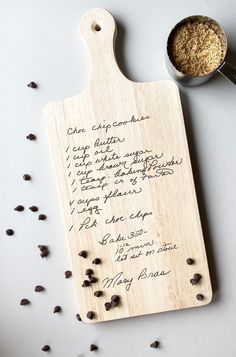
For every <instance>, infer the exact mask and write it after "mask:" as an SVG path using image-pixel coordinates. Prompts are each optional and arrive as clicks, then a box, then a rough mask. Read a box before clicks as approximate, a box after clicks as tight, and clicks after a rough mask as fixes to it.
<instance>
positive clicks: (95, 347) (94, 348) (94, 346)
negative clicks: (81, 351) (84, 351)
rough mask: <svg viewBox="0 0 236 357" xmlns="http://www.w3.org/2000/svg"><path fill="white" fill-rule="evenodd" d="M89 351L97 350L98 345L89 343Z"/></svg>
mask: <svg viewBox="0 0 236 357" xmlns="http://www.w3.org/2000/svg"><path fill="white" fill-rule="evenodd" d="M89 349H90V351H91V352H92V351H96V350H98V346H96V345H94V344H91V345H90V347H89Z"/></svg>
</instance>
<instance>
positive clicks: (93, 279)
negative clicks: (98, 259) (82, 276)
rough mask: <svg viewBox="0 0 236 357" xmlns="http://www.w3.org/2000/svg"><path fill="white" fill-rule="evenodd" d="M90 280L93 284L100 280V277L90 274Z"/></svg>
mask: <svg viewBox="0 0 236 357" xmlns="http://www.w3.org/2000/svg"><path fill="white" fill-rule="evenodd" d="M89 281H90V283H91V284H93V283H96V282H97V281H98V278H95V276H91V275H90V276H89Z"/></svg>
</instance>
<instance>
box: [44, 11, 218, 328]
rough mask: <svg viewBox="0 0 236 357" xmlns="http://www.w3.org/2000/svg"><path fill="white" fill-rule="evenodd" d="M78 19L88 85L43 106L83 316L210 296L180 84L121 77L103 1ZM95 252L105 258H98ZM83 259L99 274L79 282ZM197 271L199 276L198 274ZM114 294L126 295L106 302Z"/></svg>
mask: <svg viewBox="0 0 236 357" xmlns="http://www.w3.org/2000/svg"><path fill="white" fill-rule="evenodd" d="M80 28H81V33H82V36H83V38H84V39H85V41H86V43H87V45H88V48H89V51H90V57H91V61H92V73H91V78H90V81H89V83H88V85H87V87H86V88H85V89H84V91H83V92H82V93H81V94H79V95H77V96H74V97H72V98H67V99H65V100H61V101H56V102H53V103H50V104H48V105H47V107H46V110H45V116H46V123H47V129H48V134H49V142H50V147H51V152H52V156H53V162H54V167H55V172H56V177H57V183H58V188H59V195H60V199H61V205H62V210H63V214H64V219H65V230H66V238H67V240H68V243H69V244H68V246H69V250H70V256H71V260H72V271H73V279H74V284H75V289H76V295H77V297H78V302H79V309H80V310H79V312H80V314H81V317H82V320H83V321H86V322H99V321H105V320H113V319H120V318H124V317H131V316H136V315H144V314H150V313H156V312H161V311H168V310H178V309H184V308H188V307H195V306H202V305H205V304H208V303H209V302H210V301H211V298H212V290H211V283H210V277H209V271H208V265H207V258H206V253H205V247H204V240H203V235H202V229H201V223H200V218H199V212H198V206H197V200H196V194H195V187H194V182H193V175H192V169H191V163H190V157H189V150H188V145H187V139H186V133H185V127H184V120H183V114H182V108H181V103H180V97H179V90H178V87H177V86H176V84H175V83H174V82H172V81H170V80H162V81H159V82H151V83H136V82H132V81H130V80H128V79H127V78H125V77H124V75H123V74H122V73H121V72H120V70H119V68H118V66H117V63H116V60H115V56H114V39H115V33H116V25H115V21H114V18H113V17H112V16H111V14H110V13H108V12H107V11H106V10H104V9H92V10H89V11H88V12H86V13H85V14H84V15H83V16H82V19H81V27H80ZM82 250H84V251H86V252H87V258H83V257H81V256H80V255H79V252H81V251H82ZM95 258H100V259H101V263H100V264H93V263H92V261H93V260H94V259H95ZM188 258H192V259H193V260H194V261H193V264H191V265H189V264H187V262H186V260H187V259H188ZM86 269H92V270H93V272H94V273H93V274H94V276H95V277H96V278H97V279H98V280H97V282H95V283H92V284H90V285H89V286H87V287H82V284H83V281H84V280H88V277H87V276H86V275H85V271H86ZM196 273H197V274H200V275H201V279H200V280H199V281H198V282H197V280H194V281H193V283H194V284H191V283H190V279H193V276H194V274H196ZM98 290H99V291H102V296H100V297H96V296H94V292H95V291H98ZM198 294H201V295H200V298H202V300H198V299H197V298H196V295H198ZM112 295H118V296H119V297H120V303H119V305H118V306H116V307H112V308H111V309H110V310H109V311H107V310H106V309H105V307H104V303H106V302H110V301H111V296H112ZM88 311H92V312H94V318H93V319H92V320H90V319H89V318H88V317H87V316H86V315H87V312H88Z"/></svg>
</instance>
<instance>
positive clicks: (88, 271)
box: [85, 269, 93, 275]
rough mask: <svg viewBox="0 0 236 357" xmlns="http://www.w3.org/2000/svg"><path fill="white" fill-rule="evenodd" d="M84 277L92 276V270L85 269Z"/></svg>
mask: <svg viewBox="0 0 236 357" xmlns="http://www.w3.org/2000/svg"><path fill="white" fill-rule="evenodd" d="M85 275H93V270H92V269H87V270H86V272H85Z"/></svg>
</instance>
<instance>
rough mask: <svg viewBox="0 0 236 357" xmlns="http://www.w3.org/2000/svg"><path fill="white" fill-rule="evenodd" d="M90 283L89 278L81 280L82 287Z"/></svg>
mask: <svg viewBox="0 0 236 357" xmlns="http://www.w3.org/2000/svg"><path fill="white" fill-rule="evenodd" d="M89 285H90V281H89V280H84V281H83V284H82V287H83V288H86V287H87V286H89Z"/></svg>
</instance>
